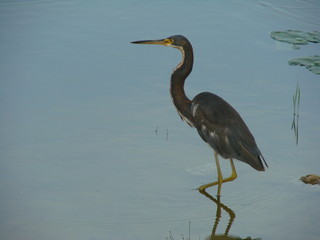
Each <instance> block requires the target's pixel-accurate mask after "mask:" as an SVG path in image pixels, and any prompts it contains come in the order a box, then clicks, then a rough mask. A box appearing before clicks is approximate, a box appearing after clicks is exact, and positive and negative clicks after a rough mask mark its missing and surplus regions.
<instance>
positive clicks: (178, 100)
mask: <svg viewBox="0 0 320 240" xmlns="http://www.w3.org/2000/svg"><path fill="white" fill-rule="evenodd" d="M132 43H135V44H159V45H163V46H169V47H174V48H177V49H179V50H180V51H181V52H182V61H181V63H180V64H179V65H178V66H177V67H176V68H175V69H174V71H173V73H172V76H171V87H170V92H171V97H172V100H173V103H174V105H175V107H176V108H177V111H178V113H179V115H180V117H181V118H182V119H183V120H185V121H186V122H187V123H188V124H189V125H190V126H192V127H195V128H196V129H197V130H198V133H199V135H200V137H201V138H202V139H203V140H204V141H205V142H206V143H208V145H209V146H210V147H212V148H213V150H214V152H215V154H214V156H215V160H216V165H217V171H218V181H216V182H212V183H208V184H205V185H202V186H200V187H199V190H200V191H204V190H205V189H206V188H208V187H212V186H214V185H218V193H217V195H218V196H219V195H220V191H221V185H222V183H224V182H229V181H233V180H234V179H236V178H237V173H236V169H235V166H234V163H233V159H238V160H240V161H242V162H245V163H248V164H249V165H250V166H251V167H253V168H254V169H256V170H258V171H264V165H265V166H267V164H266V162H265V160H264V158H263V156H262V154H261V152H260V150H259V148H258V147H257V144H256V142H255V140H254V138H253V136H252V134H251V133H250V131H249V128H248V127H247V125H246V124H245V122H244V121H243V120H242V118H241V117H240V115H239V114H238V112H237V111H236V110H235V109H234V108H233V107H232V106H231V105H230V104H228V103H227V102H226V101H225V100H223V99H222V98H221V97H219V96H217V95H215V94H213V93H209V92H203V93H200V94H198V95H197V96H195V97H194V98H193V100H190V99H189V98H188V97H187V96H186V95H185V92H184V82H185V80H186V78H187V77H188V75H189V74H190V72H191V71H192V66H193V50H192V46H191V44H190V42H189V41H188V39H187V38H185V37H184V36H181V35H175V36H171V37H168V38H165V39H161V40H145V41H135V42H132ZM218 154H219V155H220V156H222V157H223V158H226V159H228V158H229V159H230V164H231V169H232V173H231V176H230V177H228V178H223V176H222V172H221V169H220V163H219V159H218ZM263 163H264V164H263Z"/></svg>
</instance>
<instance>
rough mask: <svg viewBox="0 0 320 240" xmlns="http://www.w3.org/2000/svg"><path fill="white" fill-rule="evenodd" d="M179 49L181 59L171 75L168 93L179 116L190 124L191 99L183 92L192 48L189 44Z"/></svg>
mask: <svg viewBox="0 0 320 240" xmlns="http://www.w3.org/2000/svg"><path fill="white" fill-rule="evenodd" d="M179 50H180V51H181V53H182V61H181V62H180V63H179V64H178V65H177V67H176V68H175V69H174V71H173V73H172V75H171V86H170V93H171V97H172V101H173V103H174V105H175V107H176V108H177V111H178V113H179V115H180V117H181V118H183V119H184V120H186V121H187V122H188V123H189V124H190V125H192V119H193V117H192V114H191V101H190V99H188V97H187V96H186V94H185V92H184V82H185V80H186V78H187V77H188V75H189V74H190V72H191V71H192V66H193V50H192V46H191V45H190V46H186V47H184V48H179Z"/></svg>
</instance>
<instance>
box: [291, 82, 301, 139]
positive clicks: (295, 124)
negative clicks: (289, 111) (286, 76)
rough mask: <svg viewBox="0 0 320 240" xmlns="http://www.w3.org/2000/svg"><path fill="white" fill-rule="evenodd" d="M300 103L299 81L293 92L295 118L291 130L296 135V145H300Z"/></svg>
mask: <svg viewBox="0 0 320 240" xmlns="http://www.w3.org/2000/svg"><path fill="white" fill-rule="evenodd" d="M299 105H300V87H299V84H298V83H297V87H296V91H295V93H294V94H293V120H292V124H291V130H293V132H294V135H295V141H296V145H298V138H299Z"/></svg>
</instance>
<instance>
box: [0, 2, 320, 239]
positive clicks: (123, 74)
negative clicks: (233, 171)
mask: <svg viewBox="0 0 320 240" xmlns="http://www.w3.org/2000/svg"><path fill="white" fill-rule="evenodd" d="M319 9H320V4H319V3H318V1H289V0H283V1H245V2H243V1H202V2H197V3H193V2H191V1H174V2H173V1H144V0H141V1H134V2H133V1H121V2H120V1H37V0H35V1H1V2H0V29H1V40H0V42H1V44H0V56H1V57H0V76H1V77H0V79H1V80H0V81H1V82H0V84H1V87H0V91H1V92H0V97H1V101H0V111H1V112H0V116H1V117H0V131H1V135H0V136H1V137H0V154H1V158H0V159H1V161H0V163H1V167H0V169H1V170H0V171H1V172H0V192H1V197H0V211H1V214H0V216H1V217H0V222H1V224H0V232H1V235H2V237H1V239H4V240H7V239H26V240H28V239H30V240H34V239H48V240H50V239H68V240H70V239H95V240H97V239H166V237H167V238H169V237H170V232H171V234H172V235H171V236H172V237H174V239H176V240H177V239H182V235H181V234H183V236H184V237H188V236H189V230H190V236H191V239H206V238H207V237H208V236H210V235H211V234H212V230H213V229H214V228H215V227H214V226H215V223H216V222H217V221H216V217H217V214H216V211H217V209H218V212H219V209H222V210H221V218H220V222H219V225H217V228H216V234H223V233H224V232H225V229H226V228H229V230H228V234H229V235H231V236H237V237H239V238H243V239H245V238H246V237H248V236H250V237H251V238H252V239H272V240H277V239H279V240H280V239H293V240H295V239H297V240H298V239H309V240H316V239H318V237H319V234H320V231H319V222H320V217H319V216H320V211H319V197H320V188H319V186H309V185H305V184H303V183H301V182H300V181H299V178H300V176H303V175H306V174H309V173H315V174H319V172H320V164H319V153H320V149H319V142H320V137H319V136H320V134H319V132H320V127H319V124H318V123H319V120H320V112H319V102H320V97H319V92H320V81H319V75H315V74H313V73H311V72H309V71H308V70H306V69H305V68H304V67H299V66H290V65H289V64H288V60H289V59H292V58H295V57H300V56H313V55H319V45H317V44H313V43H310V44H308V45H304V46H301V48H300V49H299V50H294V49H292V46H290V45H289V44H287V43H280V42H277V41H275V40H274V39H272V38H271V37H270V32H272V31H285V30H288V29H292V30H300V31H304V32H312V31H316V30H319V26H320V24H319V22H320V21H319V20H320V19H319V16H320V14H319ZM173 34H183V35H185V36H187V37H188V38H189V39H190V41H191V43H192V44H193V46H194V52H195V65H194V71H193V72H192V74H191V75H190V77H189V78H188V80H187V82H186V85H185V88H186V92H187V95H188V96H189V97H190V98H192V97H193V96H195V95H196V94H197V93H199V92H201V91H211V92H214V93H216V94H218V95H220V96H221V97H223V98H224V99H225V100H227V101H228V102H229V103H230V104H232V105H233V106H234V107H235V108H236V109H237V110H238V111H239V113H240V114H241V116H242V117H243V119H244V120H245V121H246V123H247V124H248V126H249V128H250V129H251V131H252V133H253V134H254V136H255V138H256V141H257V143H258V145H259V148H260V149H261V151H262V153H263V154H264V156H265V158H266V161H267V163H268V165H269V168H268V169H267V171H266V172H264V173H262V172H257V171H255V170H254V169H252V168H251V167H250V166H249V165H247V164H243V163H240V162H236V167H237V170H238V174H239V177H238V179H237V180H236V181H235V182H233V183H227V184H225V185H224V186H223V188H222V196H221V199H220V202H219V201H214V200H213V199H215V191H216V189H215V188H212V189H210V190H209V191H208V193H209V194H210V196H211V197H212V198H213V199H212V198H211V199H210V197H209V198H207V197H206V196H204V195H201V194H199V193H198V191H196V190H195V189H196V188H197V187H198V186H200V185H201V184H204V183H208V182H210V181H214V180H215V179H216V172H215V166H214V164H213V162H214V160H213V153H212V151H211V149H209V148H208V147H207V146H206V144H204V143H203V142H202V140H201V139H200V137H199V136H197V133H196V131H195V130H194V129H191V128H190V127H189V126H187V125H186V124H185V123H184V122H181V120H180V118H179V116H178V115H177V113H176V111H175V109H174V107H173V105H172V103H171V100H170V96H169V90H168V89H169V79H170V73H171V71H172V69H173V68H174V66H175V65H176V64H177V63H178V62H179V61H180V52H179V51H177V50H175V49H172V48H165V47H161V46H137V45H132V44H129V42H131V41H134V40H142V39H158V38H164V37H168V36H170V35H173ZM297 83H299V86H300V90H301V99H300V105H299V116H300V117H299V141H298V145H296V140H295V135H294V132H293V131H292V130H291V123H292V119H293V112H294V110H293V103H292V96H293V94H294V93H295V91H296V86H297ZM221 162H222V163H221V164H222V168H223V171H224V173H225V175H228V174H229V172H230V167H229V164H228V162H227V161H221ZM215 200H216V199H215ZM221 204H223V205H221ZM222 206H225V207H226V208H223V207H222ZM225 209H230V210H231V212H232V213H234V216H233V215H232V216H233V217H234V219H233V220H232V222H231V224H229V223H230V221H229V218H230V211H227V210H225ZM218 216H219V214H218ZM189 222H190V229H189ZM213 239H214V238H213Z"/></svg>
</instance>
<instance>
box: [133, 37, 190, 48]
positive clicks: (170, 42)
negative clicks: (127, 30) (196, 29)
mask: <svg viewBox="0 0 320 240" xmlns="http://www.w3.org/2000/svg"><path fill="white" fill-rule="evenodd" d="M131 43H134V44H158V45H163V46H168V47H174V48H179V49H181V48H183V47H185V46H187V45H190V43H189V41H188V39H187V38H186V37H184V36H182V35H173V36H171V37H168V38H164V39H159V40H142V41H134V42H131Z"/></svg>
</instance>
